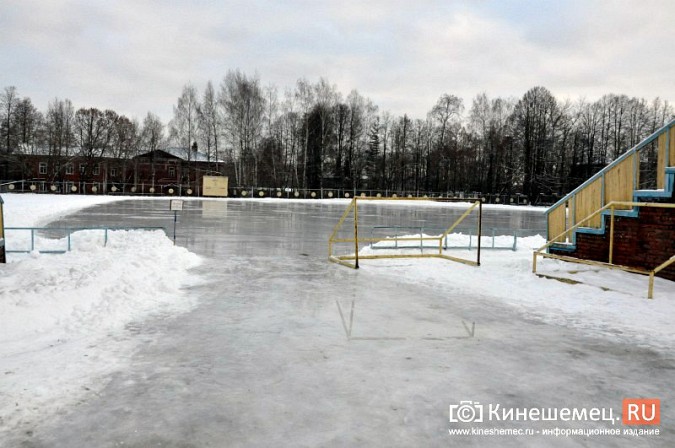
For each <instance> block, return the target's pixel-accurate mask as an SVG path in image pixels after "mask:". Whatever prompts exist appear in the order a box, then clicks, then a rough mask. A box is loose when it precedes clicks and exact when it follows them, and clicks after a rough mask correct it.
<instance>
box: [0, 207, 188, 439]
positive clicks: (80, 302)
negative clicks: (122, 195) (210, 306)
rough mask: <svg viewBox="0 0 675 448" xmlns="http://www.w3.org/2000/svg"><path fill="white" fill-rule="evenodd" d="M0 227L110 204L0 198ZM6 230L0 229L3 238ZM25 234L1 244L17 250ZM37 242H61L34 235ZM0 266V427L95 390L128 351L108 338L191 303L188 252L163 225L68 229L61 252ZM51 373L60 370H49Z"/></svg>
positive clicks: (43, 220) (54, 244)
mask: <svg viewBox="0 0 675 448" xmlns="http://www.w3.org/2000/svg"><path fill="white" fill-rule="evenodd" d="M3 199H4V201H5V204H4V212H5V213H4V215H5V219H6V225H7V226H8V227H9V226H13V227H28V226H35V225H38V224H44V223H46V222H47V221H48V220H51V219H55V218H57V217H60V216H63V215H65V214H67V213H71V212H74V211H77V210H79V209H81V208H84V207H87V206H90V205H95V204H100V203H104V202H110V201H111V200H114V199H113V198H110V197H103V196H39V195H3ZM11 234H12V233H11V232H8V235H7V236H8V238H10V235H11ZM26 235H29V233H28V234H26V233H24V234H17V237H18V238H19V239H20V240H22V241H20V242H19V243H17V242H16V241H13V240H12V239H11V238H10V240H9V241H8V247H10V248H11V247H12V245H15V244H16V245H17V247H21V246H23V247H25V244H26V241H25V239H26ZM37 240H38V241H37V244H36V245H37V246H41V248H43V249H44V248H52V249H54V248H65V247H66V246H67V244H66V242H65V241H64V240H63V239H60V240H50V239H47V238H43V237H37ZM8 261H9V263H7V264H5V265H0V360H2V363H1V364H2V369H1V371H0V376H1V378H2V381H1V382H0V432H1V431H2V429H3V426H6V425H8V424H9V423H10V422H13V421H15V420H17V419H21V418H22V417H26V416H29V415H31V414H32V413H33V412H35V411H36V410H37V409H40V410H41V412H44V411H49V410H50V409H51V408H52V407H54V406H56V407H57V408H63V407H64V406H67V405H68V404H70V403H72V402H74V401H77V400H78V399H79V398H80V396H81V395H82V394H86V393H88V392H89V391H91V390H94V389H96V388H97V387H101V386H102V383H101V381H99V379H100V378H102V376H103V375H104V374H106V373H108V372H110V371H112V370H113V369H115V368H118V367H119V365H120V363H123V362H124V361H123V360H124V358H125V357H126V356H128V354H129V353H130V352H132V351H133V346H130V345H129V344H126V343H119V344H111V343H110V341H111V340H114V339H115V338H116V337H117V335H118V333H119V332H120V330H122V329H124V328H125V326H128V325H130V324H132V323H133V322H136V321H139V320H142V319H144V318H146V317H147V316H149V315H157V314H158V313H168V314H176V313H181V312H185V311H187V310H189V309H191V308H192V307H193V306H194V305H195V303H196V302H195V300H194V299H193V298H190V297H188V296H186V295H185V294H184V293H183V292H182V291H181V288H182V287H183V286H184V285H185V284H187V283H188V282H189V281H194V279H190V275H189V269H190V268H192V267H195V266H197V265H198V264H199V262H200V259H199V257H198V256H197V255H195V254H192V253H190V252H188V251H187V250H186V249H184V248H181V247H176V246H174V245H173V243H172V242H171V241H170V240H169V239H168V238H167V236H166V235H165V234H164V232H163V231H162V230H154V231H141V230H130V231H122V230H120V231H111V232H109V234H108V241H107V244H105V245H104V240H103V231H101V230H98V231H94V230H85V231H79V232H75V233H74V234H73V235H72V251H70V252H67V253H65V254H62V255H45V254H39V253H38V252H37V251H34V252H32V253H31V254H29V255H20V254H8ZM54 371H58V372H59V375H54V374H53V372H54Z"/></svg>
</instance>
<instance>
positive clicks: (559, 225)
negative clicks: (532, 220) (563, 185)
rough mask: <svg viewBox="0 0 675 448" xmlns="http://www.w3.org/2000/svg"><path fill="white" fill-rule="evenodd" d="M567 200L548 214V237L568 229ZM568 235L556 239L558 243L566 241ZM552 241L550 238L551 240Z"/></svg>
mask: <svg viewBox="0 0 675 448" xmlns="http://www.w3.org/2000/svg"><path fill="white" fill-rule="evenodd" d="M566 212H567V202H564V203H562V204H560V205H559V206H558V207H556V208H555V209H554V210H552V211H551V212H550V213H549V214H548V237H549V238H555V237H556V236H558V235H560V234H561V233H563V232H564V231H565V230H567V225H566V216H567V213H566ZM566 238H567V237H566V236H564V237H562V238H558V239H556V240H555V242H556V243H564V242H565V240H566ZM549 241H550V240H549Z"/></svg>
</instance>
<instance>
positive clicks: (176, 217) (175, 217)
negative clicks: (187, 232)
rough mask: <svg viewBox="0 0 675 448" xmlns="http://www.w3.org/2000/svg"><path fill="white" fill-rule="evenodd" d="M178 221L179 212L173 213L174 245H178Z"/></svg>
mask: <svg viewBox="0 0 675 448" xmlns="http://www.w3.org/2000/svg"><path fill="white" fill-rule="evenodd" d="M177 219H178V211H176V210H174V211H173V245H174V246H175V245H176V220H177Z"/></svg>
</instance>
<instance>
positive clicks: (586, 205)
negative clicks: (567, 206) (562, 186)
mask: <svg viewBox="0 0 675 448" xmlns="http://www.w3.org/2000/svg"><path fill="white" fill-rule="evenodd" d="M601 207H602V177H599V178H598V179H596V180H595V181H593V182H591V183H590V184H588V186H586V188H584V189H583V190H581V191H580V192H578V193H577V194H576V195H575V196H574V223H572V225H575V224H576V223H578V222H579V221H581V220H582V219H584V218H586V217H587V216H590V215H591V214H593V212H595V211H596V210H598V209H600V208H601ZM601 219H602V217H601V216H599V215H598V216H596V217H594V218H592V219H591V220H590V221H589V222H588V223H587V224H584V226H583V227H592V228H595V229H599V228H600V225H601V222H602V221H601Z"/></svg>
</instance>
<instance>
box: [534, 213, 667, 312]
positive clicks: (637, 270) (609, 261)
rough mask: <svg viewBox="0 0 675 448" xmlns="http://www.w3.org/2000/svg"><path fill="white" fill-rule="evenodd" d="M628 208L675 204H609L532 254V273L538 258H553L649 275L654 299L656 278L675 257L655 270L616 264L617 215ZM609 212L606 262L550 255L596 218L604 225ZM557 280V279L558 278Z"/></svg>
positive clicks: (648, 292)
mask: <svg viewBox="0 0 675 448" xmlns="http://www.w3.org/2000/svg"><path fill="white" fill-rule="evenodd" d="M626 207H628V208H634V207H638V208H639V207H652V208H668V209H675V204H668V203H657V202H627V201H612V202H610V203H609V204H606V205H605V206H604V207H602V208H600V209H598V210H596V211H595V212H594V213H592V214H590V215H589V216H587V217H586V218H584V219H582V220H580V221H579V222H578V223H576V224H575V225H573V226H572V227H570V228H569V229H566V230H565V231H564V232H562V233H561V234H559V235H557V236H556V237H555V238H551V239H550V240H549V241H548V242H547V243H546V244H544V245H543V246H541V247H540V248H539V249H537V250H535V251H534V253H533V254H532V272H533V273H535V274H536V273H537V257H542V258H552V259H556V260H562V261H569V262H572V263H579V264H587V265H591V266H602V267H606V268H609V269H619V270H622V271H626V272H632V273H635V274H642V275H648V276H649V287H648V290H647V298H648V299H652V298H653V297H654V276H655V275H656V274H658V273H659V272H661V271H662V270H664V269H666V268H667V267H668V266H670V265H671V264H673V263H675V255H673V256H672V257H670V258H669V259H668V260H666V261H665V262H663V263H661V264H660V265H659V266H657V267H655V268H653V269H643V268H639V267H635V266H623V265H618V264H614V226H615V222H614V221H615V215H616V211H617V209H619V210H624V209H625V208H626ZM607 210H609V211H610V212H609V216H610V224H609V254H608V257H607V258H608V259H607V261H606V262H603V261H597V260H586V259H581V258H576V257H572V256H568V255H557V254H551V253H548V252H547V250H548V249H549V248H550V247H551V246H553V245H555V244H556V243H557V242H558V241H560V240H561V239H562V240H566V239H567V238H568V237H569V234H570V233H571V232H574V231H575V230H577V229H578V228H580V227H582V225H583V224H585V223H586V222H589V221H591V220H593V219H595V218H596V217H600V220H601V221H602V225H604V219H603V214H604V212H606V211H607ZM556 278H557V277H556Z"/></svg>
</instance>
